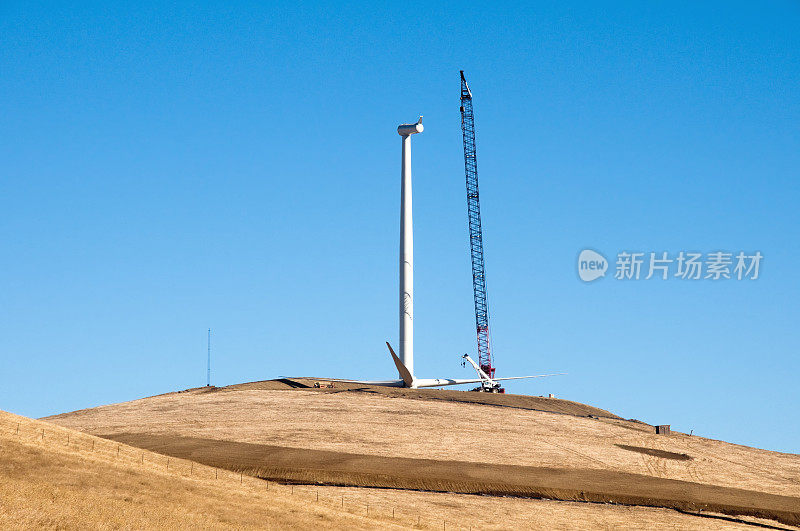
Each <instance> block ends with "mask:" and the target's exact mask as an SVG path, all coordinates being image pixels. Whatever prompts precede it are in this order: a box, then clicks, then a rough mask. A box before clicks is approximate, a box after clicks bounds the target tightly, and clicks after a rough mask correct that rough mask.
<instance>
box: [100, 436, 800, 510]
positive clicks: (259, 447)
mask: <svg viewBox="0 0 800 531" xmlns="http://www.w3.org/2000/svg"><path fill="white" fill-rule="evenodd" d="M108 438H110V439H113V440H115V441H119V442H123V443H126V444H130V445H133V446H138V447H140V448H145V449H148V450H153V451H156V452H160V453H163V454H166V455H171V456H175V457H181V458H186V459H191V460H194V461H197V462H200V463H204V464H208V465H212V466H217V467H223V468H227V469H230V470H236V471H241V472H244V473H247V474H250V475H253V476H256V477H260V478H264V479H270V480H276V481H285V482H296V483H311V484H327V485H345V486H366V487H381V488H398V489H414V490H427V491H440V492H458V493H472V494H490V495H495V496H519V497H530V498H549V499H559V500H572V501H589V502H601V503H618V504H626V505H644V506H653V507H668V508H673V509H678V510H685V511H711V512H718V513H723V514H728V515H740V516H753V517H758V518H770V519H773V520H776V521H778V522H782V523H784V524H788V525H800V498H794V497H790V496H779V495H775V494H767V493H762V492H755V491H749V490H744V489H736V488H729V487H719V486H714V485H704V484H699V483H691V482H687V481H679V480H672V479H664V478H656V477H651V476H644V475H639V474H630V473H625V472H616V471H612V470H584V469H559V468H545V467H531V466H514V465H497V464H492V465H488V464H484V463H470V462H461V461H441V460H429V459H411V458H401V457H382V456H374V455H360V454H348V453H344V452H331V451H323V450H308V449H300V448H287V447H280V446H271V445H263V444H250V443H241V442H234V441H221V440H215V439H203V438H197V437H181V436H163V435H153V434H138V433H135V434H129V433H125V434H117V435H113V436H108Z"/></svg>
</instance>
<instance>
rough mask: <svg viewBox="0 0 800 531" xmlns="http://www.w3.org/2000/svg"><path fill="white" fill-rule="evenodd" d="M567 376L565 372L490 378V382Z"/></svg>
mask: <svg viewBox="0 0 800 531" xmlns="http://www.w3.org/2000/svg"><path fill="white" fill-rule="evenodd" d="M562 374H567V373H565V372H556V373H553V374H536V375H534V376H506V377H505V378H492V380H522V379H524V378H545V377H547V376H560V375H562Z"/></svg>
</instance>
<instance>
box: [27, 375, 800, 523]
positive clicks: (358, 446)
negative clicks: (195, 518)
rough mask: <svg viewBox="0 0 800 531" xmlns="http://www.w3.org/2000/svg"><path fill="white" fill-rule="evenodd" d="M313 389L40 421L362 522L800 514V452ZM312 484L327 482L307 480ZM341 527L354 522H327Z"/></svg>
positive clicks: (255, 387)
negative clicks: (238, 477) (341, 500)
mask: <svg viewBox="0 0 800 531" xmlns="http://www.w3.org/2000/svg"><path fill="white" fill-rule="evenodd" d="M312 383H313V382H310V381H305V380H285V381H273V382H256V383H251V384H242V385H238V386H231V387H228V388H219V389H217V388H200V389H195V390H188V391H184V392H179V393H170V394H166V395H160V396H156V397H150V398H146V399H142V400H136V401H133V402H127V403H123V404H114V405H109V406H102V407H99V408H94V409H89V410H82V411H77V412H73V413H67V414H63V415H57V416H55V417H51V418H49V419H47V420H48V421H49V422H53V423H57V424H59V425H61V426H64V427H68V428H74V429H77V430H80V431H81V432H84V433H90V434H93V435H97V436H100V437H102V438H103V439H105V441H104V442H105V444H107V445H108V444H111V445H113V444H115V443H113V442H110V441H121V442H125V443H130V446H126V445H123V446H122V447H123V448H133V447H141V448H146V449H148V450H154V451H156V452H158V453H160V454H161V455H159V454H156V453H151V452H146V455H148V456H150V455H152V456H158V458H160V459H161V460H162V462H163V460H164V459H166V457H164V456H167V455H171V456H174V457H173V458H185V459H190V460H193V461H194V462H198V463H205V464H206V465H213V466H216V467H220V468H222V469H224V470H226V471H227V472H225V473H228V474H231V473H234V474H235V473H236V472H243V473H244V474H245V478H246V477H247V475H250V476H254V477H260V478H264V479H269V480H272V482H269V483H267V482H265V481H261V480H252V481H256V483H257V484H259V481H260V485H262V486H264V485H267V484H269V485H273V491H274V492H278V490H279V489H284V490H285V489H290V488H292V487H290V486H288V485H287V484H288V483H293V482H294V483H305V484H307V485H306V486H297V487H294V488H295V489H296V492H297V493H300V492H302V491H303V490H302V489H307V490H308V489H310V490H309V492H310V493H311V494H312V495H314V496H316V495H317V494H318V495H319V496H320V497H321V499H323V500H328V499H330V498H333V499H334V500H335V498H336V497H339V496H342V495H344V496H345V497H346V498H347V499H348V500H352V501H353V503H355V504H356V505H358V504H361V505H360V506H359V508H361V507H363V508H364V514H363V515H362V516H361V517H363V518H366V517H367V515H366V506H367V505H369V504H370V503H371V504H372V505H373V507H372V511H373V513H372V514H371V515H370V516H369V517H370V518H372V517H375V515H376V514H381V515H382V516H383V517H387V516H388V517H389V522H392V523H395V524H397V525H412V526H416V525H417V523H416V522H415V521H414V516H415V515H416V517H417V518H418V519H419V520H420V523H419V525H420V526H421V527H426V526H427V527H434V528H441V526H442V525H443V522H445V521H446V520H447V519H449V520H450V522H451V524H450V525H451V526H453V525H455V523H456V522H460V523H461V524H463V525H464V527H465V528H466V527H469V526H478V525H481V526H488V527H495V528H508V527H513V526H512V525H511V522H515V521H516V522H518V525H522V526H531V525H533V524H534V523H535V522H537V521H538V522H540V523H541V524H542V525H546V526H548V527H559V525H561V526H564V527H571V528H574V527H575V526H576V525H579V524H585V525H584V527H587V528H589V527H597V526H598V525H600V526H612V527H615V526H616V527H625V528H631V527H643V528H657V527H659V526H662V525H663V526H667V527H672V528H674V527H680V528H704V529H709V528H713V527H715V526H717V525H720V526H723V527H725V526H728V528H729V526H734V525H748V524H745V523H744V522H745V521H752V522H760V523H761V524H764V522H768V521H767V520H758V518H770V519H771V520H770V522H771V523H769V524H767V525H773V526H775V525H788V524H795V525H797V524H798V523H800V456H797V455H793V454H781V453H777V452H768V451H764V450H758V449H754V448H748V447H744V446H738V445H732V444H728V443H724V442H720V441H713V440H709V439H704V438H701V437H696V436H694V437H692V436H688V435H685V434H680V433H673V434H672V435H670V436H662V435H656V434H655V433H653V429H652V426H648V425H646V424H643V423H641V422H637V421H631V420H625V419H621V418H619V417H616V416H615V415H613V414H611V413H609V412H607V411H603V410H599V409H596V408H592V407H590V406H586V405H583V404H576V403H574V402H569V401H563V400H557V399H547V398H540V397H515V396H514V395H506V396H503V395H485V394H480V393H468V392H459V391H439V390H424V391H420V390H404V389H381V388H368V387H357V386H347V385H344V384H341V383H339V384H337V386H336V387H334V388H332V389H331V388H322V389H315V388H313V387H306V386H310V385H311V384H312ZM82 436H83V437H86V435H82ZM36 444H41V441H39V442H38V443H36ZM137 451H139V450H137ZM181 462H182V463H188V462H189V461H181ZM189 466H199V465H191V464H190V465H189ZM204 470H205V468H204ZM209 470H218V469H210V468H209ZM162 472H163V471H162ZM217 474H219V472H217ZM189 480H190V481H193V480H192V477H191V476H190V477H189ZM276 482H280V483H284V485H279V484H277V483H276ZM316 483H325V484H327V485H329V486H309V485H313V484H316ZM333 485H338V486H333ZM359 486H375V487H391V488H392V489H393V490H374V489H365V488H357V487H359ZM255 488H256V489H257V487H255ZM402 489H424V490H430V491H443V492H447V493H433V492H411V491H409V490H402ZM273 491H270V492H273ZM226 492H227V491H226ZM458 492H461V493H487V494H495V495H496V494H503V495H509V494H510V495H514V496H518V497H532V498H556V499H562V500H567V501H562V502H557V501H544V500H540V499H514V498H499V497H493V496H481V497H475V496H469V495H466V494H454V493H458ZM342 493H344V494H342ZM261 494H262V495H263V494H264V493H261ZM290 496H291V494H290ZM355 500H358V501H355ZM370 500H371V501H370ZM289 501H292V500H291V499H289ZM580 501H594V502H614V503H617V504H633V505H639V507H629V506H628V507H625V506H622V505H601V504H597V503H592V504H587V503H577V502H580ZM334 505H335V504H334ZM340 505H341V504H340ZM653 507H671V508H673V509H676V510H677V511H676V510H667V509H658V508H653ZM346 508H347V503H345V509H346ZM331 509H333V507H331ZM339 509H341V507H339ZM678 511H682V512H678ZM376 512H377V513H376ZM391 512H394V513H395V516H396V518H395V519H392V518H391ZM684 513H690V514H702V515H705V516H706V518H702V519H701V518H698V517H697V516H691V515H690V514H684ZM712 513H713V514H712ZM722 514H725V515H727V516H722ZM490 515H496V516H495V517H492V516H490ZM284 516H285V515H284ZM342 516H343V517H345V516H347V517H350V515H349V513H348V514H347V515H342ZM307 517H308V518H313V517H312V516H310V515H307ZM329 517H331V518H332V517H333V516H330V515H329ZM709 517H710V518H709ZM291 518H293V516H292V517H291ZM287 521H289V520H287ZM291 521H294V520H291ZM306 522H308V520H306ZM426 522H427V523H426ZM434 522H435V523H434ZM256 525H260V524H256ZM264 525H266V524H264ZM298 525H303V524H298ZM339 525H340V526H344V525H348V526H350V524H349V523H345V522H344V521H342V522H341V523H340V524H334V523H333V521H331V522H329V526H334V527H335V526H339ZM361 525H365V526H366V527H370V526H372V527H381V526H383V524H382V523H381V524H378V522H371V523H370V522H366V523H364V522H362V524H361ZM350 527H352V526H350Z"/></svg>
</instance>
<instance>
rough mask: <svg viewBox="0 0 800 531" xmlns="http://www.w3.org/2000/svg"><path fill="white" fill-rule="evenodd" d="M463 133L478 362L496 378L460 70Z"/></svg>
mask: <svg viewBox="0 0 800 531" xmlns="http://www.w3.org/2000/svg"><path fill="white" fill-rule="evenodd" d="M461 133H462V135H463V137H464V173H465V174H466V178H467V216H468V218H469V247H470V257H471V259H472V289H473V293H474V297H475V328H476V332H477V335H478V365H479V366H480V368H481V370H482V371H483V372H485V373H486V374H487V375H488V376H489V377H490V378H494V371H495V368H494V365H493V360H492V349H491V344H490V340H489V304H488V302H487V298H486V270H485V264H484V260H483V232H482V230H481V203H480V194H479V191H478V161H477V157H476V152H475V117H474V115H473V113H472V92H471V91H470V90H469V85H468V84H467V80H466V78H464V71H463V70H461Z"/></svg>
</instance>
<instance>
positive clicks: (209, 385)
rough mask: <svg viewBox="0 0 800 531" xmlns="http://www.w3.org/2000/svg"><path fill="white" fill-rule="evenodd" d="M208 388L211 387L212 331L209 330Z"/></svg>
mask: <svg viewBox="0 0 800 531" xmlns="http://www.w3.org/2000/svg"><path fill="white" fill-rule="evenodd" d="M206 387H211V329H210V328H209V329H208V369H207V371H206Z"/></svg>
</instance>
